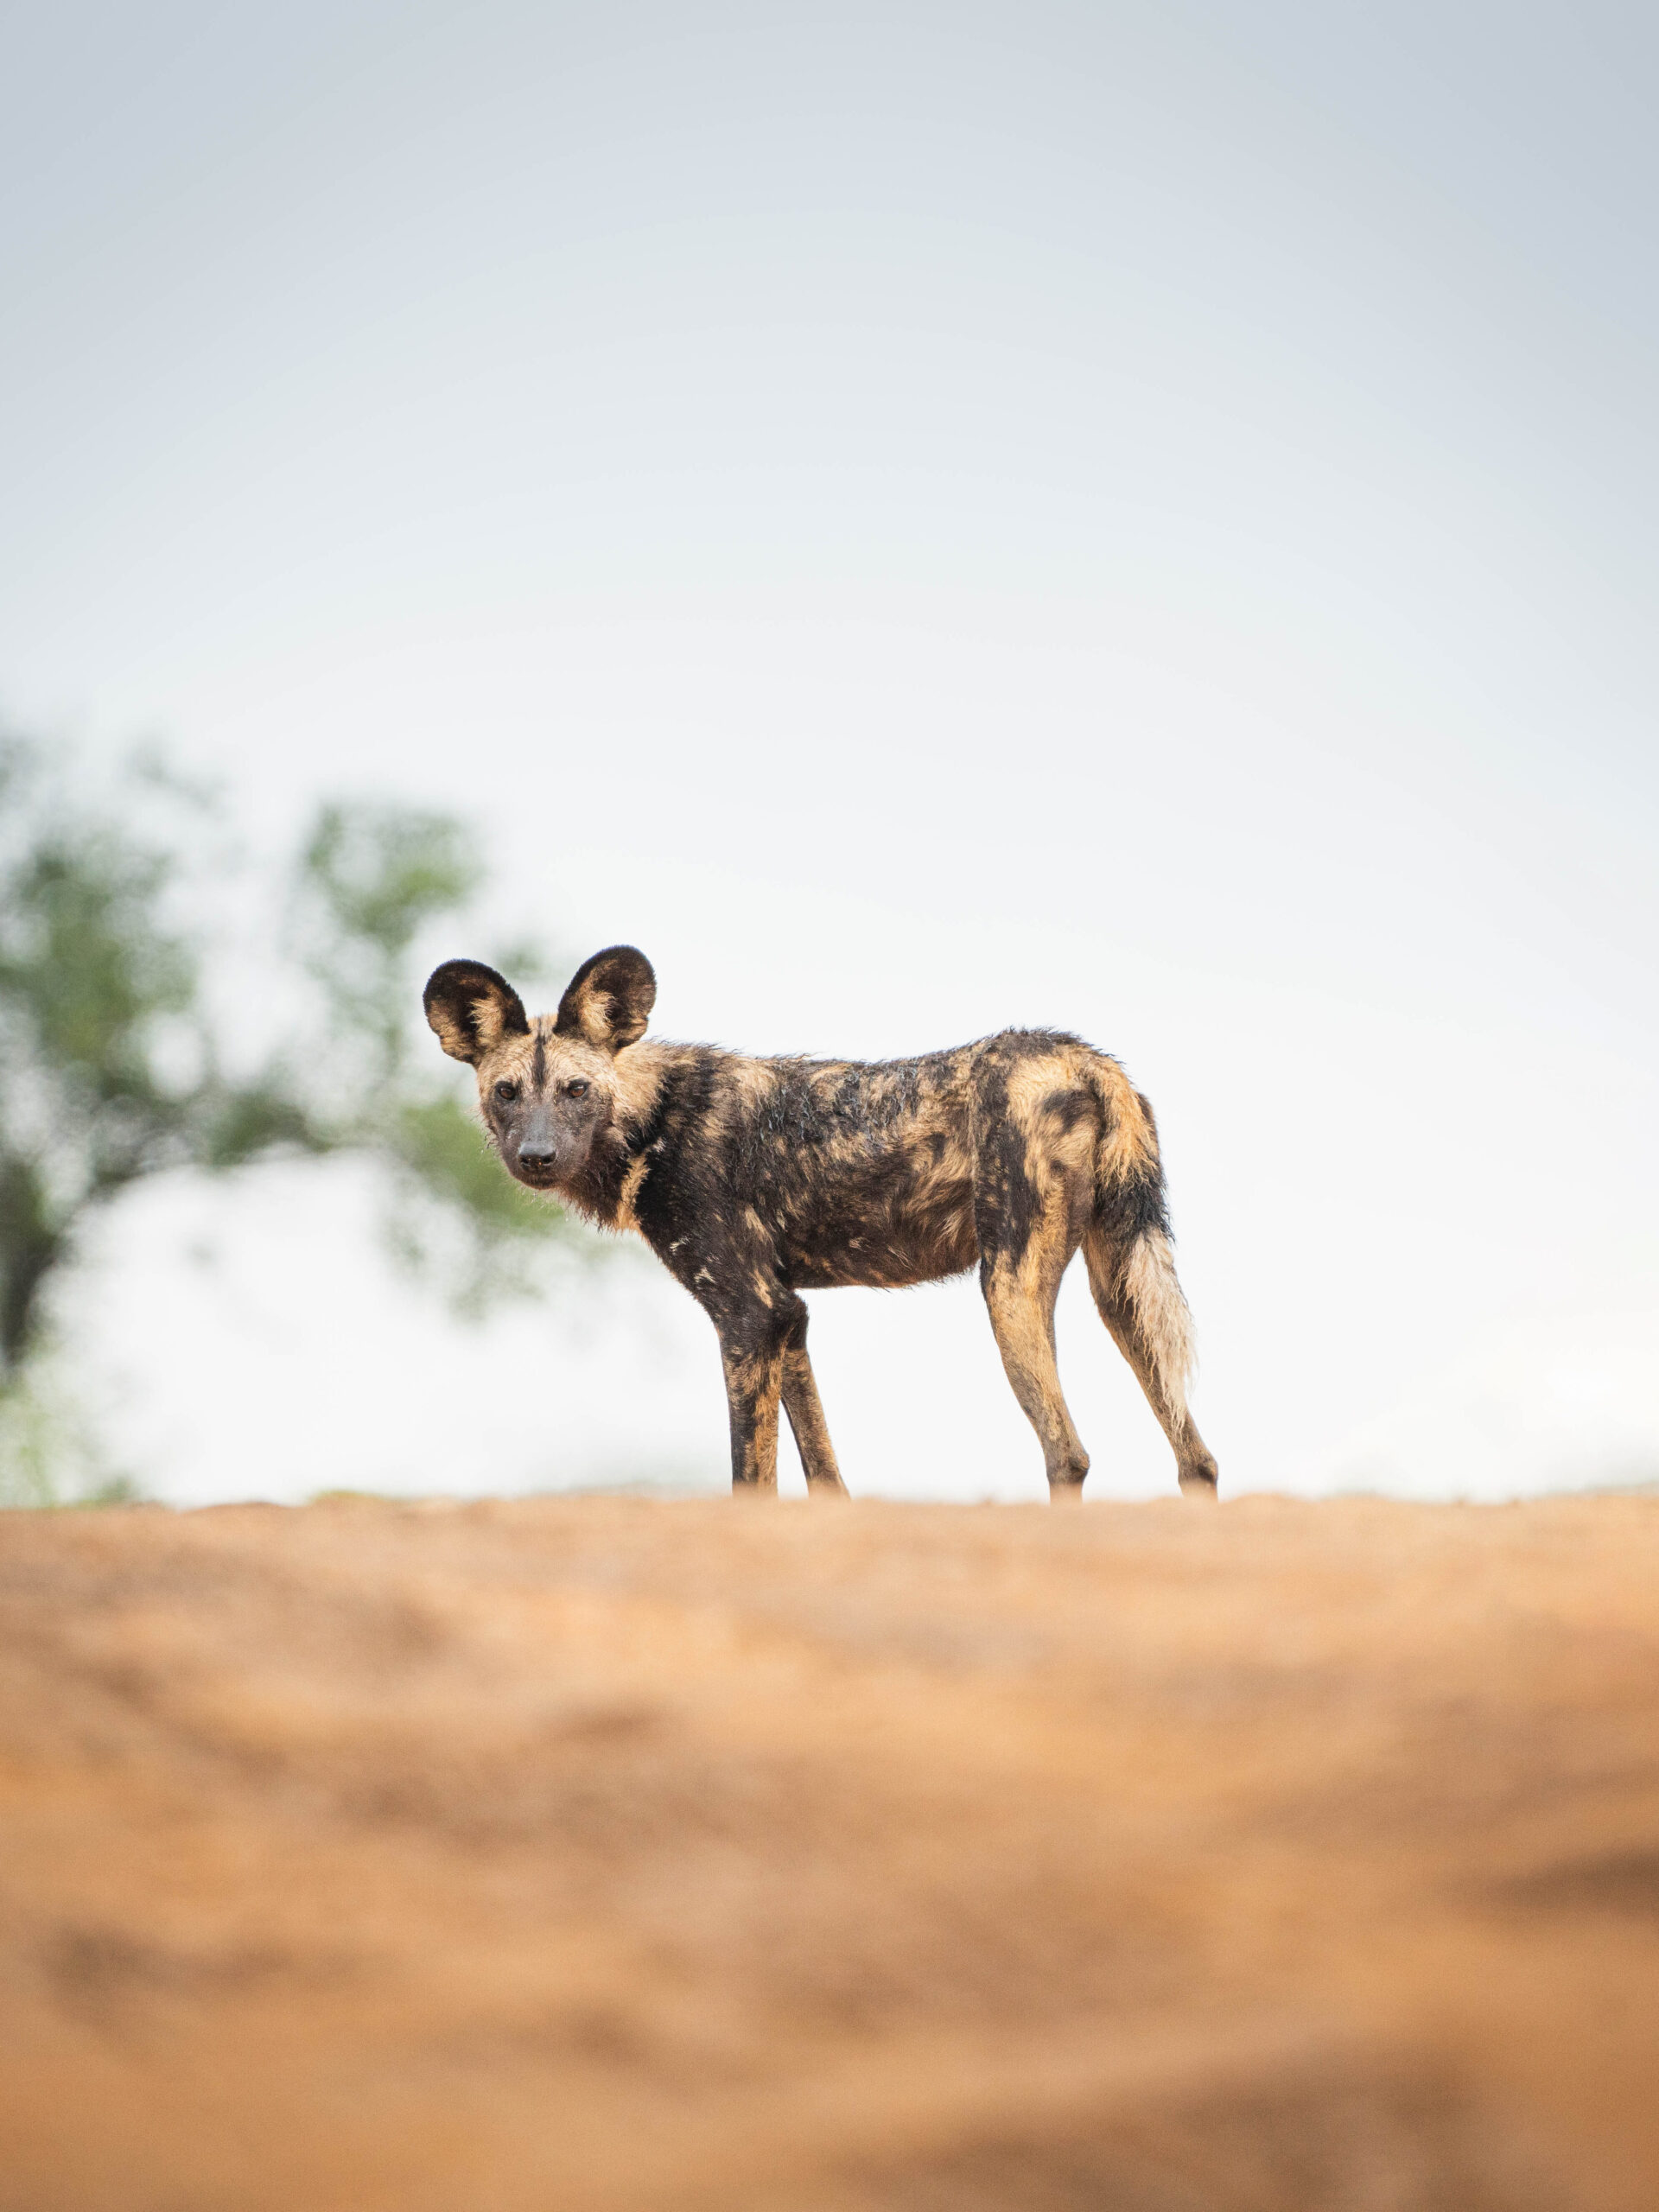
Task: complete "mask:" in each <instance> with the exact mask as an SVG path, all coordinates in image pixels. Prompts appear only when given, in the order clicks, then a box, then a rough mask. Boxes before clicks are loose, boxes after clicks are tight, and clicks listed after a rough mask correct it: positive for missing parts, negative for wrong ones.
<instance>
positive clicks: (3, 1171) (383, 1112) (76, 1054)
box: [0, 741, 593, 1502]
mask: <svg viewBox="0 0 1659 2212" xmlns="http://www.w3.org/2000/svg"><path fill="white" fill-rule="evenodd" d="M201 821H202V804H201V802H200V798H197V797H194V796H193V795H191V794H189V793H188V792H187V791H183V790H182V789H181V787H180V786H179V785H176V784H172V783H169V782H168V779H166V778H165V777H164V776H162V775H160V774H158V772H156V770H155V769H154V768H153V767H150V768H145V767H142V766H139V767H134V768H132V769H130V770H129V771H128V772H127V774H126V776H125V779H124V782H123V784H122V785H121V786H120V788H118V790H116V791H113V792H112V793H111V796H110V798H108V799H107V800H106V802H105V804H103V805H101V806H99V805H94V804H89V803H88V802H87V801H86V799H85V798H82V797H81V796H80V795H79V790H77V792H76V793H75V795H74V796H73V797H71V796H70V794H69V793H68V791H67V788H66V784H65V781H64V779H61V778H54V775H53V774H52V773H51V772H49V770H48V766H47V765H46V763H45V762H44V761H43V760H41V756H40V755H39V754H38V753H36V752H35V751H34V750H32V749H31V748H29V747H27V746H25V745H23V744H22V743H20V742H17V741H10V742H7V743H5V744H3V745H0V1460H3V1461H4V1462H5V1464H6V1465H9V1466H10V1469H11V1474H10V1478H7V1477H5V1476H4V1475H0V1482H3V1481H5V1480H8V1479H9V1480H10V1483H11V1485H12V1488H13V1489H15V1490H17V1491H19V1493H20V1495H22V1496H26V1497H29V1498H35V1499H36V1501H37V1502H39V1499H40V1498H42V1497H44V1496H45V1495H47V1494H48V1491H49V1488H50V1485H49V1483H48V1480H47V1476H46V1474H45V1472H44V1470H45V1468H46V1465H47V1462H48V1459H49V1458H50V1456H51V1449H52V1447H51V1444H50V1438H49V1433H48V1432H49V1429H50V1424H49V1423H47V1424H45V1425H44V1426H43V1425H42V1421H41V1418H39V1417H38V1408H35V1404H34V1401H33V1400H32V1399H31V1398H30V1396H29V1391H28V1389H25V1388H24V1385H25V1383H26V1381H27V1376H26V1373H25V1370H28V1369H29V1368H31V1366H34V1365H35V1364H37V1363H38V1361H39V1359H40V1357H41V1354H42V1352H43V1351H44V1350H45V1349H46V1346H47V1343H48V1328H47V1300H48V1291H49V1288H50V1286H51V1285H52V1283H53V1281H54V1279H55V1278H56V1277H57V1276H58V1274H60V1270H62V1269H63V1268H65V1267H66V1266H67V1264H69V1263H70V1262H72V1261H73V1258H74V1257H75V1255H76V1253H77V1250H78V1249H79V1243H80V1240H81V1237H82V1233H83V1231H84V1230H85V1228H86V1224H87V1223H88V1222H89V1221H90V1220H91V1218H92V1217H93V1216H94V1215H95V1213H96V1212H97V1211H99V1209H100V1208H103V1207H105V1206H107V1205H110V1204H111V1202H112V1201H113V1200H115V1199H116V1198H118V1197H119V1196H120V1195H121V1193H122V1192H124V1191H126V1190H128V1189H129V1188H130V1187H131V1186H132V1185H133V1184H135V1183H136V1182H137V1181H139V1180H141V1179H143V1178H145V1177H148V1176H151V1175H155V1174H158V1173H163V1172H165V1171H168V1170H169V1169H180V1168H191V1169H194V1170H197V1171H199V1172H203V1173H210V1174H217V1173H225V1172H226V1171H228V1170H231V1169H233V1168H238V1167H241V1166H246V1165H248V1164H249V1163H251V1162H252V1161H255V1160H262V1159H266V1158H270V1157H271V1156H273V1155H278V1154H288V1155H289V1156H294V1157H304V1156H314V1157H316V1156H321V1155H323V1154H340V1153H352V1154H358V1155H359V1156H363V1157H365V1158H367V1159H369V1160H372V1161H373V1162H375V1163H376V1164H377V1165H378V1166H379V1168H380V1169H381V1170H382V1171H383V1173H384V1174H385V1180H386V1187H387V1192H388V1197H389V1201H390V1222H389V1230H390V1241H391V1245H392V1249H393V1250H394V1251H395V1252H396V1253H397V1255H399V1256H400V1257H401V1258H403V1259H404V1261H406V1262H409V1263H410V1264H411V1265H415V1266H420V1267H424V1268H427V1269H429V1271H439V1270H441V1271H442V1274H443V1277H444V1280H445V1281H446V1285H447V1287H448V1290H449V1292H450V1294H451V1296H452V1297H453V1298H454V1300H455V1302H456V1303H457V1304H458V1305H459V1306H462V1307H463V1308H465V1309H467V1310H476V1309H477V1308H478V1307H479V1306H481V1305H483V1304H485V1303H486V1302H487V1301H488V1300H489V1299H490V1298H492V1297H493V1296H496V1295H500V1294H512V1293H516V1292H520V1291H523V1290H524V1289H525V1288H528V1287H531V1284H532V1282H533V1281H534V1279H535V1269H534V1268H533V1267H532V1266H531V1264H530V1262H531V1258H532V1255H534V1254H535V1253H537V1252H538V1251H540V1250H543V1249H547V1248H548V1247H549V1246H550V1245H551V1244H553V1243H561V1242H568V1241H569V1230H568V1224H567V1223H566V1221H565V1219H564V1217H563V1216H562V1215H561V1213H560V1212H559V1211H558V1209H557V1208H556V1207H555V1206H553V1205H550V1204H549V1203H547V1202H546V1201H544V1200H541V1199H537V1198H533V1197H531V1194H530V1193H529V1192H524V1191H521V1190H520V1189H519V1188H518V1186H517V1185H514V1184H512V1182H510V1181H509V1180H508V1179H506V1178H505V1176H503V1175H502V1173H501V1172H500V1169H499V1166H498V1165H497V1164H496V1163H495V1162H494V1160H493V1159H492V1158H491V1157H490V1155H489V1154H488V1152H487V1149H486V1145H485V1142H484V1139H483V1135H482V1133H481V1131H480V1128H479V1127H478V1125H477V1123H476V1122H475V1121H474V1120H473V1119H472V1117H471V1116H470V1115H469V1114H468V1113H467V1110H466V1109H465V1108H464V1107H463V1106H462V1104H461V1102H460V1100H459V1099H458V1097H457V1096H456V1095H455V1084H456V1078H455V1076H454V1071H449V1070H447V1069H445V1068H444V1067H443V1066H442V1064H439V1063H437V1062H436V1060H435V1055H434V1054H433V1052H431V1051H430V1049H429V1039H428V1037H427V1035H426V1032H425V1028H424V1026H423V1024H421V1022H420V1016H419V1004H420V1001H419V990H420V982H421V976H420V974H419V973H418V972H417V971H416V967H415V965H414V964H413V962H414V956H415V950H416V940H417V938H419V937H420V936H421V934H422V932H423V931H425V930H427V929H428V928H429V925H431V924H433V923H434V922H435V921H436V920H438V919H440V918H444V917H447V916H449V915H451V914H454V913H455V912H457V911H458V910H459V909H461V907H462V906H465V904H466V903H467V900H468V899H471V898H472V896H473V895H474V893H475V892H476V890H477V889H478V887H479V884H480V880H481V878H482V874H483V868H482V863H481V861H480V856H479V854H478V851H477V849H476V847H475V844H474V840H473V839H472V838H471V836H469V834H468V833H467V830H466V829H465V828H464V826H463V825H462V824H461V823H457V822H454V821H453V820H451V819H450V818H449V817H447V816H444V815H440V814H434V813H429V812H422V811H417V810H408V809H403V808H398V807H395V806H390V805H385V804H340V803H335V804H327V805H325V806H323V807H322V808H321V809H320V810H319V812H318V814H317V817H316V818H315V823H313V825H312V826H311V828H310V829H309V831H308V835H307V836H305V837H304V839H303V840H302V843H301V846H300V849H299V851H298V854H297V855H296V860H295V862H294V864H293V867H292V869H291V871H290V880H289V893H288V898H289V909H290V912H291V914H292V917H293V928H292V932H291V935H292V943H293V950H294V951H295V952H296V955H297V958H296V962H295V963H294V965H295V966H296V969H297V972H298V974H299V976H301V977H302V979H303V980H304V982H305V984H306V986H307V988H308V993H309V1006H310V1008H311V1015H312V1018H311V1019H310V1020H309V1023H308V1025H306V1024H304V1023H302V1026H301V1028H300V1029H299V1030H298V1031H297V1032H296V1033H294V1034H291V1035H289V1036H288V1037H285V1038H282V1039H274V1040H270V1043H269V1045H268V1057H267V1058H265V1060H264V1063H263V1064H262V1065H258V1066H256V1067H252V1068H243V1069H241V1070H239V1071H237V1072H234V1073H232V1072H229V1071H227V1068H226V1060H227V1058H228V1057H229V1056H228V1054H227V1052H226V1048H225V1046H224V1042H223V1039H222V1036H221V1033H220V1032H221V1029H222V1027H223V1025H222V1024H221V1023H220V1022H219V1020H216V1019H215V1017H214V1015H213V1012H212V1010H211V1009H212V1001H211V995H210V993H209V991H208V989H207V983H206V981H205V971H206V969H207V967H208V966H209V965H210V964H211V963H210V962H209V960H208V953H209V950H210V949H212V948H213V944H214V942H215V938H216V936H217V934H218V932H217V931H216V929H214V928H212V927H210V926H209V925H208V924H207V923H204V922H203V921H202V920H200V918H198V919H197V920H196V921H194V923H192V922H191V921H189V920H188V919H187V918H186V916H187V913H188V909H189V906H190V902H191V900H192V899H194V903H195V906H196V907H197V909H198V910H200V908H201V906H202V902H203V900H204V899H205V898H206V899H209V900H210V901H211V898H212V895H213V893H214V891H215V880H214V878H213V874H212V871H211V869H210V868H207V867H206V866H205V865H204V864H203V862H202V860H201V858H200V842H201V841H200V836H197V835H196V834H195V831H196V830H199V829H200V823H201ZM217 890H218V892H219V893H224V890H225V886H224V885H223V883H222V882H220V883H219V884H218V886H217ZM210 919H211V917H210ZM514 957H516V958H517V959H518V969H519V972H521V973H522V972H524V969H526V968H527V967H531V966H532V965H534V964H537V963H531V962H529V961H527V960H526V959H524V957H523V954H522V951H520V952H519V953H518V954H516V955H515V956H514ZM582 1249H588V1250H590V1249H593V1248H592V1247H591V1246H584V1247H582ZM31 1470H33V1471H31ZM42 1484H46V1485H47V1487H46V1489H45V1490H43V1489H42ZM3 1494H4V1493H3V1492H0V1495H3Z"/></svg>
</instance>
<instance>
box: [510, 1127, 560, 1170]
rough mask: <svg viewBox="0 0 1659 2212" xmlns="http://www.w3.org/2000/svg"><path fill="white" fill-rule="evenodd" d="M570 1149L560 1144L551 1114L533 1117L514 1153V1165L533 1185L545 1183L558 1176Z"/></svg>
mask: <svg viewBox="0 0 1659 2212" xmlns="http://www.w3.org/2000/svg"><path fill="white" fill-rule="evenodd" d="M565 1150H566V1147H565V1146H564V1145H563V1144H562V1143H561V1142H560V1140H559V1133H558V1131H557V1130H556V1128H554V1126H553V1117H552V1116H551V1115H550V1114H545V1113H541V1114H533V1115H532V1116H531V1117H530V1120H529V1122H527V1123H526V1125H525V1128H524V1135H522V1136H521V1137H520V1138H519V1140H518V1145H517V1147H515V1150H514V1154H513V1160H514V1165H515V1166H517V1167H518V1172H519V1173H520V1174H522V1175H525V1176H528V1177H529V1178H530V1179H531V1181H532V1182H545V1181H547V1179H549V1178H550V1176H552V1175H556V1173H558V1170H559V1167H560V1165H561V1162H562V1160H563V1154H564V1152H565Z"/></svg>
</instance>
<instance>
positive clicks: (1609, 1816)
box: [0, 1497, 1659, 2212]
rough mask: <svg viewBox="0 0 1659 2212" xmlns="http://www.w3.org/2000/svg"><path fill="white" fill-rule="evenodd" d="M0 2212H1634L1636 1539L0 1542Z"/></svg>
mask: <svg viewBox="0 0 1659 2212" xmlns="http://www.w3.org/2000/svg"><path fill="white" fill-rule="evenodd" d="M0 1792H3V1799H0V1802H3V1824H0V2207H3V2208H4V2212H70V2208H73V2212H94V2209H96V2212H240V2208H243V2207H247V2208H260V2212H264V2208H270V2212H335V2208H338V2212H348V2208H349V2212H371V2208H382V2207H384V2208H387V2212H394V2209H395V2212H440V2209H442V2212H518V2208H530V2207H535V2208H537V2212H543V2208H548V2209H550V2212H552V2209H556V2212H588V2208H594V2212H598V2208H606V2209H607V2212H612V2208H614V2212H654V2208H659V2207H664V2208H665V2207H674V2208H688V2212H690V2209H691V2208H695V2212H761V2208H765V2212H1062V2208H1066V2209H1067V2212H1069V2209H1070V2208H1084V2207H1088V2208H1099V2209H1100V2212H1196V2208H1205V2212H1209V2208H1212V2207H1219V2208H1227V2212H1235V2208H1236V2212H1244V2208H1249V2212H1301V2208H1306V2212H1402V2208H1412V2212H1416V2208H1435V2212H1441V2209H1442V2208H1443V2212H1488V2208H1496V2207H1503V2208H1516V2212H1543V2209H1544V2208H1554V2207H1569V2206H1570V2207H1592V2208H1603V2207H1605V2208H1609V2212H1614V2209H1615V2208H1617V2212H1653V2208H1655V2207H1656V2206H1659V1499H1654V1498H1647V1497H1625V1498H1612V1497H1604V1498H1592V1499H1579V1500H1560V1501H1554V1502H1550V1503H1542V1504H1535V1505H1527V1506H1518V1507H1510V1508H1503V1509H1490V1508H1489V1509H1459V1508H1447V1507H1415V1506H1402V1505H1391V1504H1384V1503H1373V1502H1370V1501H1357V1502H1355V1501H1350V1502H1343V1503H1326V1504H1319V1505H1306V1504H1293V1503H1283V1502H1280V1501H1275V1500H1267V1499H1245V1500H1242V1501H1240V1502H1238V1503H1232V1504H1226V1505H1223V1506H1221V1507H1220V1508H1218V1509H1217V1508H1207V1509H1206V1508H1205V1507H1202V1506H1183V1505H1180V1504H1179V1503H1175V1502H1173V1501H1172V1502H1171V1503H1169V1504H1168V1505H1166V1506H1165V1505H1153V1506H1135V1507H1109V1506H1096V1507H1085V1508H1084V1509H1083V1510H1081V1511H1076V1510H1074V1511H1071V1512H1052V1513H1051V1512H1049V1511H1047V1510H1043V1509H1039V1508H1032V1509H1025V1508H998V1507H980V1508H963V1509H956V1508H938V1507H899V1506H891V1505H888V1506H882V1505H874V1504H863V1505H852V1506H849V1507H842V1508H837V1507H836V1506H833V1505H829V1506H808V1505H804V1504H801V1505H792V1504H785V1505H782V1506H778V1505H772V1506H771V1507H767V1506H765V1505H759V1504H753V1505H733V1504H731V1503H726V1502H724V1501H721V1502H707V1503H703V1502H699V1503H646V1502H640V1501H624V1500H597V1499H586V1500H569V1501H532V1502H525V1503H488V1504H481V1505H469V1506H465V1507H448V1508H437V1509H435V1508H432V1507H424V1508H404V1507H396V1506H387V1505H378V1504H370V1503H361V1504H353V1503H339V1504H331V1505H317V1506H313V1507H310V1508H308V1509H306V1510H302V1511H289V1510H282V1509H278V1508H265V1507H240V1508H234V1509H222V1510H214V1511H211V1512H206V1513H197V1514H192V1515H174V1514H170V1513H167V1512H163V1511H161V1510H153V1509H152V1510H131V1511H124V1512H107V1513H98V1514H92V1513H87V1514H55V1515H26V1514H11V1515H5V1516H0Z"/></svg>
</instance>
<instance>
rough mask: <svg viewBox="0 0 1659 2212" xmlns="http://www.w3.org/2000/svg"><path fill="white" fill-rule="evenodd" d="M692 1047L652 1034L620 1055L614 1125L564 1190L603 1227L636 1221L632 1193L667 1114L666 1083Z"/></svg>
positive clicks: (623, 1226)
mask: <svg viewBox="0 0 1659 2212" xmlns="http://www.w3.org/2000/svg"><path fill="white" fill-rule="evenodd" d="M687 1049H688V1048H687V1047H685V1046H676V1045H669V1044H664V1043H662V1042H660V1041H659V1040H658V1039H656V1038H647V1039H643V1040H642V1041H641V1042H640V1043H639V1044H638V1045H631V1046H628V1047H627V1048H626V1050H625V1051H623V1052H619V1053H618V1054H617V1056H616V1060H615V1089H614V1091H613V1106H612V1111H611V1121H610V1125H609V1127H608V1128H607V1129H606V1130H605V1131H604V1133H603V1135H601V1138H600V1139H599V1141H598V1142H597V1143H596V1144H595V1145H594V1149H593V1151H592V1153H591V1154H589V1156H588V1160H587V1162H586V1164H585V1165H584V1166H583V1167H582V1171H581V1173H579V1174H578V1175H576V1176H575V1177H573V1178H572V1179H571V1180H570V1182H569V1184H568V1185H564V1186H563V1187H562V1189H561V1192H560V1195H561V1196H562V1197H563V1198H568V1199H569V1202H570V1203H571V1205H574V1206H575V1207H576V1208H577V1209H578V1210H579V1211H581V1212H582V1213H585V1214H586V1215H587V1216H588V1218H589V1219H590V1220H592V1221H595V1222H597V1223H598V1224H600V1225H601V1228H605V1229H617V1230H626V1229H632V1227H633V1205H632V1201H633V1196H634V1193H635V1192H636V1191H637V1190H638V1188H639V1185H640V1183H641V1182H642V1181H643V1180H644V1179H645V1173H646V1170H647V1160H646V1157H645V1155H646V1151H647V1148H648V1147H649V1146H650V1145H651V1143H652V1140H653V1138H654V1137H655V1135H656V1133H657V1125H658V1122H660V1120H661V1118H662V1105H663V1090H664V1083H665V1081H666V1079H667V1077H668V1076H669V1074H670V1072H671V1071H672V1069H673V1068H674V1067H676V1066H677V1065H678V1064H679V1062H680V1061H681V1060H682V1059H683V1058H684V1056H685V1053H686V1051H687Z"/></svg>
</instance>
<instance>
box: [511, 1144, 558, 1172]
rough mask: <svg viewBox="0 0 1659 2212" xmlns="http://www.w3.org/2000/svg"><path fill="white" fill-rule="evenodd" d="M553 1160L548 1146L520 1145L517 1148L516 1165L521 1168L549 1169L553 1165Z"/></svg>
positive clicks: (551, 1151)
mask: <svg viewBox="0 0 1659 2212" xmlns="http://www.w3.org/2000/svg"><path fill="white" fill-rule="evenodd" d="M553 1160H554V1153H553V1147H552V1146H551V1145H550V1144H521V1145H520V1146H519V1147H518V1164H519V1166H521V1167H537V1168H541V1167H550V1166H552V1165H553Z"/></svg>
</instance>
